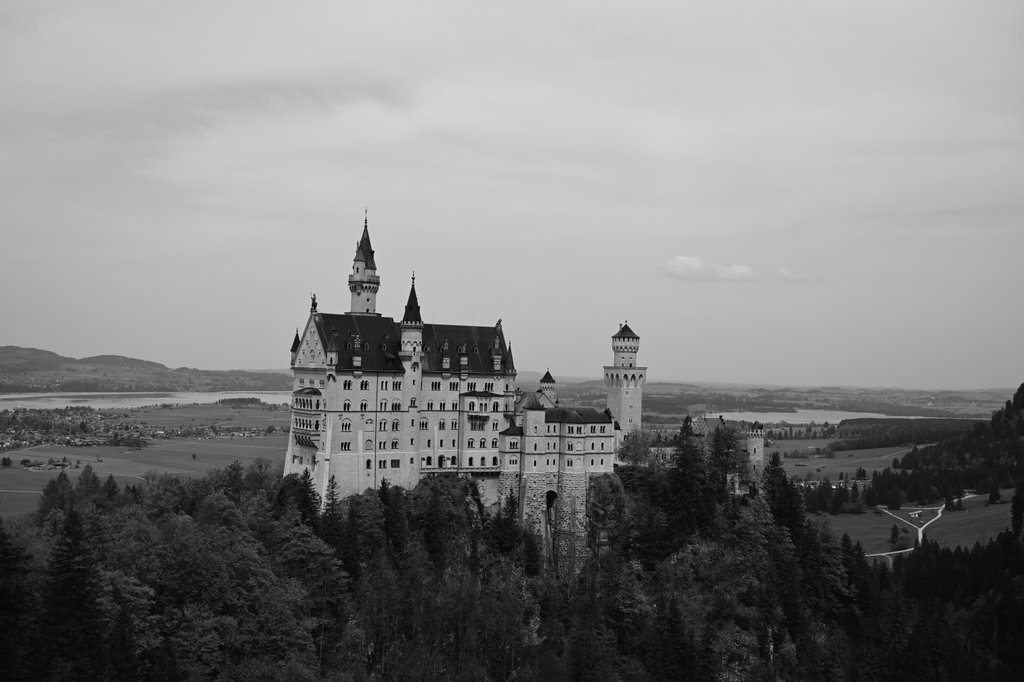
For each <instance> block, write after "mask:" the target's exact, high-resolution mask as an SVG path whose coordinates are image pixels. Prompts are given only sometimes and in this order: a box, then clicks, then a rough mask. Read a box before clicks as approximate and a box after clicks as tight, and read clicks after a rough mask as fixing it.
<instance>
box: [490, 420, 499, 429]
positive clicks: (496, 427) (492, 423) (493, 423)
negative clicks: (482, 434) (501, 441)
mask: <svg viewBox="0 0 1024 682" xmlns="http://www.w3.org/2000/svg"><path fill="white" fill-rule="evenodd" d="M497 430H498V422H491V431H497Z"/></svg>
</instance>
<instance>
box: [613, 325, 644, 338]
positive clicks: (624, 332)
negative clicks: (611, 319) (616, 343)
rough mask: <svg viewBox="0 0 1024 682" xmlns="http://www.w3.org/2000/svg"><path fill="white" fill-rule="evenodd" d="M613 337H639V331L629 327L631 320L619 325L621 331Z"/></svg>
mask: <svg viewBox="0 0 1024 682" xmlns="http://www.w3.org/2000/svg"><path fill="white" fill-rule="evenodd" d="M612 338H613V339H639V338H640V337H639V336H637V333H636V332H635V331H633V330H632V329H630V328H629V320H626V323H625V324H623V325H620V326H619V331H618V332H616V333H615V335H614V336H612Z"/></svg>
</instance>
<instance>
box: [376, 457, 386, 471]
mask: <svg viewBox="0 0 1024 682" xmlns="http://www.w3.org/2000/svg"><path fill="white" fill-rule="evenodd" d="M377 468H378V469H387V468H388V461H387V460H386V459H382V460H380V461H379V462H377Z"/></svg>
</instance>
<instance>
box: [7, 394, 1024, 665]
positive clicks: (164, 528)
mask: <svg viewBox="0 0 1024 682" xmlns="http://www.w3.org/2000/svg"><path fill="white" fill-rule="evenodd" d="M1022 390H1024V389H1022ZM1021 401H1024V392H1022V391H1019V392H1018V394H1017V395H1016V396H1014V399H1013V401H1011V402H1009V403H1008V406H1007V407H1006V408H1004V409H1005V413H1003V414H999V415H996V417H994V418H993V419H992V421H991V422H990V423H986V424H983V425H982V426H981V427H976V428H979V429H982V428H983V429H985V430H986V432H985V433H984V434H983V433H980V432H978V433H975V431H974V429H972V430H971V432H969V433H968V434H965V435H964V436H963V438H964V439H966V440H962V441H956V440H954V441H952V442H947V443H943V444H941V445H940V446H936V447H937V449H935V450H932V449H929V450H927V451H921V452H932V453H944V456H950V457H953V458H954V461H957V460H956V457H957V455H956V454H950V453H952V452H953V448H955V447H957V444H958V443H959V444H961V445H965V444H968V443H970V444H973V445H978V444H981V443H986V442H987V443H990V444H991V449H992V452H993V453H995V455H994V459H995V461H996V462H997V463H998V462H999V461H1000V457H1001V455H1000V454H999V453H1002V452H1003V449H1002V447H1003V446H1002V445H997V444H996V443H1003V442H1004V440H1003V439H1004V437H1008V436H1009V435H1010V434H1015V433H1018V432H1017V431H1016V430H1015V429H1017V428H1018V425H1019V423H1020V420H1021V419H1022V418H1024V417H1022V414H1024V403H1022V402H1021ZM730 438H731V436H730V433H729V432H728V431H727V430H718V431H716V432H715V434H714V436H713V438H712V443H711V447H710V452H709V453H707V454H705V452H704V449H703V448H702V447H701V446H700V445H699V444H698V443H697V439H696V438H694V437H693V434H692V429H691V428H690V423H689V420H686V421H684V423H683V427H682V430H681V432H680V437H679V446H678V447H677V449H676V451H675V456H674V458H673V459H672V461H670V462H668V463H666V464H665V465H664V466H648V467H621V468H620V469H619V470H618V471H617V473H616V474H615V475H605V476H601V477H597V478H595V479H594V480H593V481H592V483H591V490H590V496H589V497H590V499H589V501H588V504H589V509H588V513H589V515H590V518H591V527H590V531H589V532H590V544H591V547H592V548H593V549H592V552H591V553H590V556H589V559H588V560H587V562H586V563H585V565H583V566H580V567H579V570H578V572H576V573H575V574H574V575H572V574H567V571H566V568H565V567H560V566H558V565H557V564H556V563H555V562H554V561H552V560H551V559H550V558H549V557H547V556H545V552H544V551H543V550H542V548H541V547H540V546H539V543H538V541H537V540H536V538H535V537H534V536H533V535H531V534H530V533H528V532H526V531H525V530H524V529H523V528H522V527H521V526H520V525H519V523H518V521H517V515H516V513H515V509H516V504H515V500H514V499H509V500H506V501H505V503H504V504H503V505H502V510H501V511H499V512H498V513H497V514H490V513H487V512H486V511H485V510H484V508H483V506H482V504H481V501H480V498H479V495H478V493H477V491H476V489H475V487H474V484H473V482H472V481H471V480H469V479H465V478H458V477H455V476H436V477H431V478H427V479H424V480H423V481H422V482H421V483H420V485H418V486H417V487H416V488H415V489H413V490H405V489H402V488H399V487H394V486H390V485H386V484H385V485H382V486H381V487H380V488H379V489H377V490H372V491H367V492H365V493H363V494H362V495H358V496H353V497H349V498H346V499H339V498H338V495H337V494H336V491H335V488H334V487H333V486H332V487H331V488H330V489H329V491H328V494H327V495H326V499H324V500H320V499H319V498H318V496H317V495H316V494H315V492H314V490H313V486H312V481H311V479H310V477H309V476H308V475H306V476H304V477H298V476H295V475H291V476H288V477H284V478H282V477H281V475H280V473H279V471H278V470H277V469H276V468H275V467H273V466H271V465H270V464H269V463H268V462H266V461H257V462H255V463H253V464H252V465H250V466H249V467H242V466H241V465H240V464H237V463H235V464H232V465H230V466H228V467H226V468H224V469H222V470H217V471H213V472H211V473H209V474H208V475H207V476H205V477H203V478H196V479H188V480H183V479H180V478H176V477H171V476H149V477H147V480H145V481H144V482H140V483H139V484H138V485H131V486H119V485H118V484H117V483H116V482H115V481H114V480H113V479H112V478H108V479H107V480H105V481H104V480H101V479H99V478H98V477H97V476H96V475H95V474H93V472H92V471H91V470H88V469H87V470H84V471H83V472H82V474H81V476H80V478H79V480H78V481H77V483H76V484H74V485H72V483H71V482H70V480H69V479H68V478H67V477H66V476H65V475H64V474H63V473H62V474H60V475H58V476H57V477H56V478H55V479H53V480H52V481H51V482H50V483H49V484H48V485H47V487H46V489H45V491H44V494H43V495H42V497H41V500H40V504H39V508H38V510H37V512H36V513H35V514H31V515H26V516H25V517H21V518H18V519H15V520H7V521H4V522H3V523H0V613H2V614H3V618H0V647H2V650H3V652H4V655H3V657H2V658H0V678H2V679H4V680H37V679H47V680H339V681H340V680H449V679H455V680H510V679H519V680H526V679H531V680H532V679H539V680H563V679H573V680H669V679H671V680H678V679H693V680H823V681H824V680H850V681H854V680H856V681H870V680H889V679H915V680H1019V679H1021V678H1022V676H1024V647H1021V646H1020V642H1021V641H1024V545H1022V542H1021V526H1022V523H1021V517H1022V512H1024V499H1022V491H1021V490H1020V488H1019V487H1018V492H1017V495H1015V497H1014V500H1013V504H1012V505H1007V507H1008V509H1007V512H1008V513H1007V517H1008V518H1007V530H1006V531H1005V532H1003V533H1002V534H1000V535H999V537H998V538H997V539H995V540H993V541H991V542H989V543H988V544H986V545H984V546H982V545H975V546H974V547H972V548H958V549H955V550H950V549H943V548H940V547H938V546H937V545H935V544H934V543H931V542H928V541H927V540H926V541H925V542H924V543H923V544H922V546H920V547H919V548H917V549H916V551H914V552H913V553H910V554H909V555H906V556H904V557H899V558H896V559H895V560H894V562H893V564H892V566H890V565H889V564H888V563H886V562H884V561H876V562H872V561H869V560H868V559H867V558H866V557H865V556H864V552H863V550H862V549H861V547H860V546H859V544H857V543H854V542H851V541H850V539H849V537H847V536H844V537H842V538H834V537H831V536H829V535H828V534H826V533H824V532H823V531H821V530H819V529H818V527H817V525H816V524H813V523H811V522H810V520H809V519H808V518H807V512H806V505H805V500H804V497H803V493H802V491H801V489H800V488H799V487H798V486H797V485H796V483H795V482H793V481H792V480H790V479H789V478H788V477H787V476H786V474H785V472H784V471H783V470H782V467H781V465H780V462H779V460H778V458H777V457H775V458H774V459H773V460H772V461H771V462H770V463H769V465H768V466H767V467H766V470H765V472H764V475H763V476H762V477H761V479H760V480H759V481H757V482H756V485H755V486H754V489H753V490H751V492H750V494H748V495H743V496H734V495H728V494H726V492H725V489H726V488H725V476H726V472H727V471H729V470H730V469H731V468H733V467H735V465H736V462H734V461H732V460H731V459H730V458H731V457H733V454H732V453H734V452H735V447H734V446H735V443H733V442H731V441H730ZM1018 442H1019V437H1018ZM1015 452H1016V451H1015ZM961 456H962V457H963V458H964V459H965V461H973V460H974V458H975V457H977V456H980V455H976V454H975V453H974V451H972V452H971V453H970V454H967V453H961ZM1008 456H1009V455H1008ZM1017 456H1019V452H1018V453H1017ZM908 457H909V455H908ZM916 464H917V465H918V466H921V467H925V466H930V464H928V463H926V462H925V460H921V461H920V462H917V463H916ZM935 466H936V467H937V466H938V463H936V464H935ZM1000 466H1002V465H1000ZM1005 466H1006V470H1005V475H1006V476H1011V475H1013V472H1016V473H1017V474H1019V463H1018V464H1016V465H1013V464H1011V463H1009V462H1007V463H1005ZM915 471H916V469H915ZM990 475H993V476H1000V477H1002V476H1003V475H1004V473H1003V470H1002V469H999V470H998V472H997V471H993V472H991V474H990ZM899 476H902V474H900V475H899ZM1001 480H1003V482H1007V481H1008V480H1009V479H1001ZM1013 480H1015V481H1017V482H1019V481H1020V478H1019V477H1018V478H1016V479H1013Z"/></svg>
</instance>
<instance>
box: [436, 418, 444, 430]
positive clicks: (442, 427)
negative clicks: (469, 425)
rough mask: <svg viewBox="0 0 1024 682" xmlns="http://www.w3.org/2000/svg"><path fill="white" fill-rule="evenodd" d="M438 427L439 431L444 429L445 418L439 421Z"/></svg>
mask: <svg viewBox="0 0 1024 682" xmlns="http://www.w3.org/2000/svg"><path fill="white" fill-rule="evenodd" d="M437 428H438V430H439V431H444V420H443V419H442V420H441V421H439V422H438V423H437Z"/></svg>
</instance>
